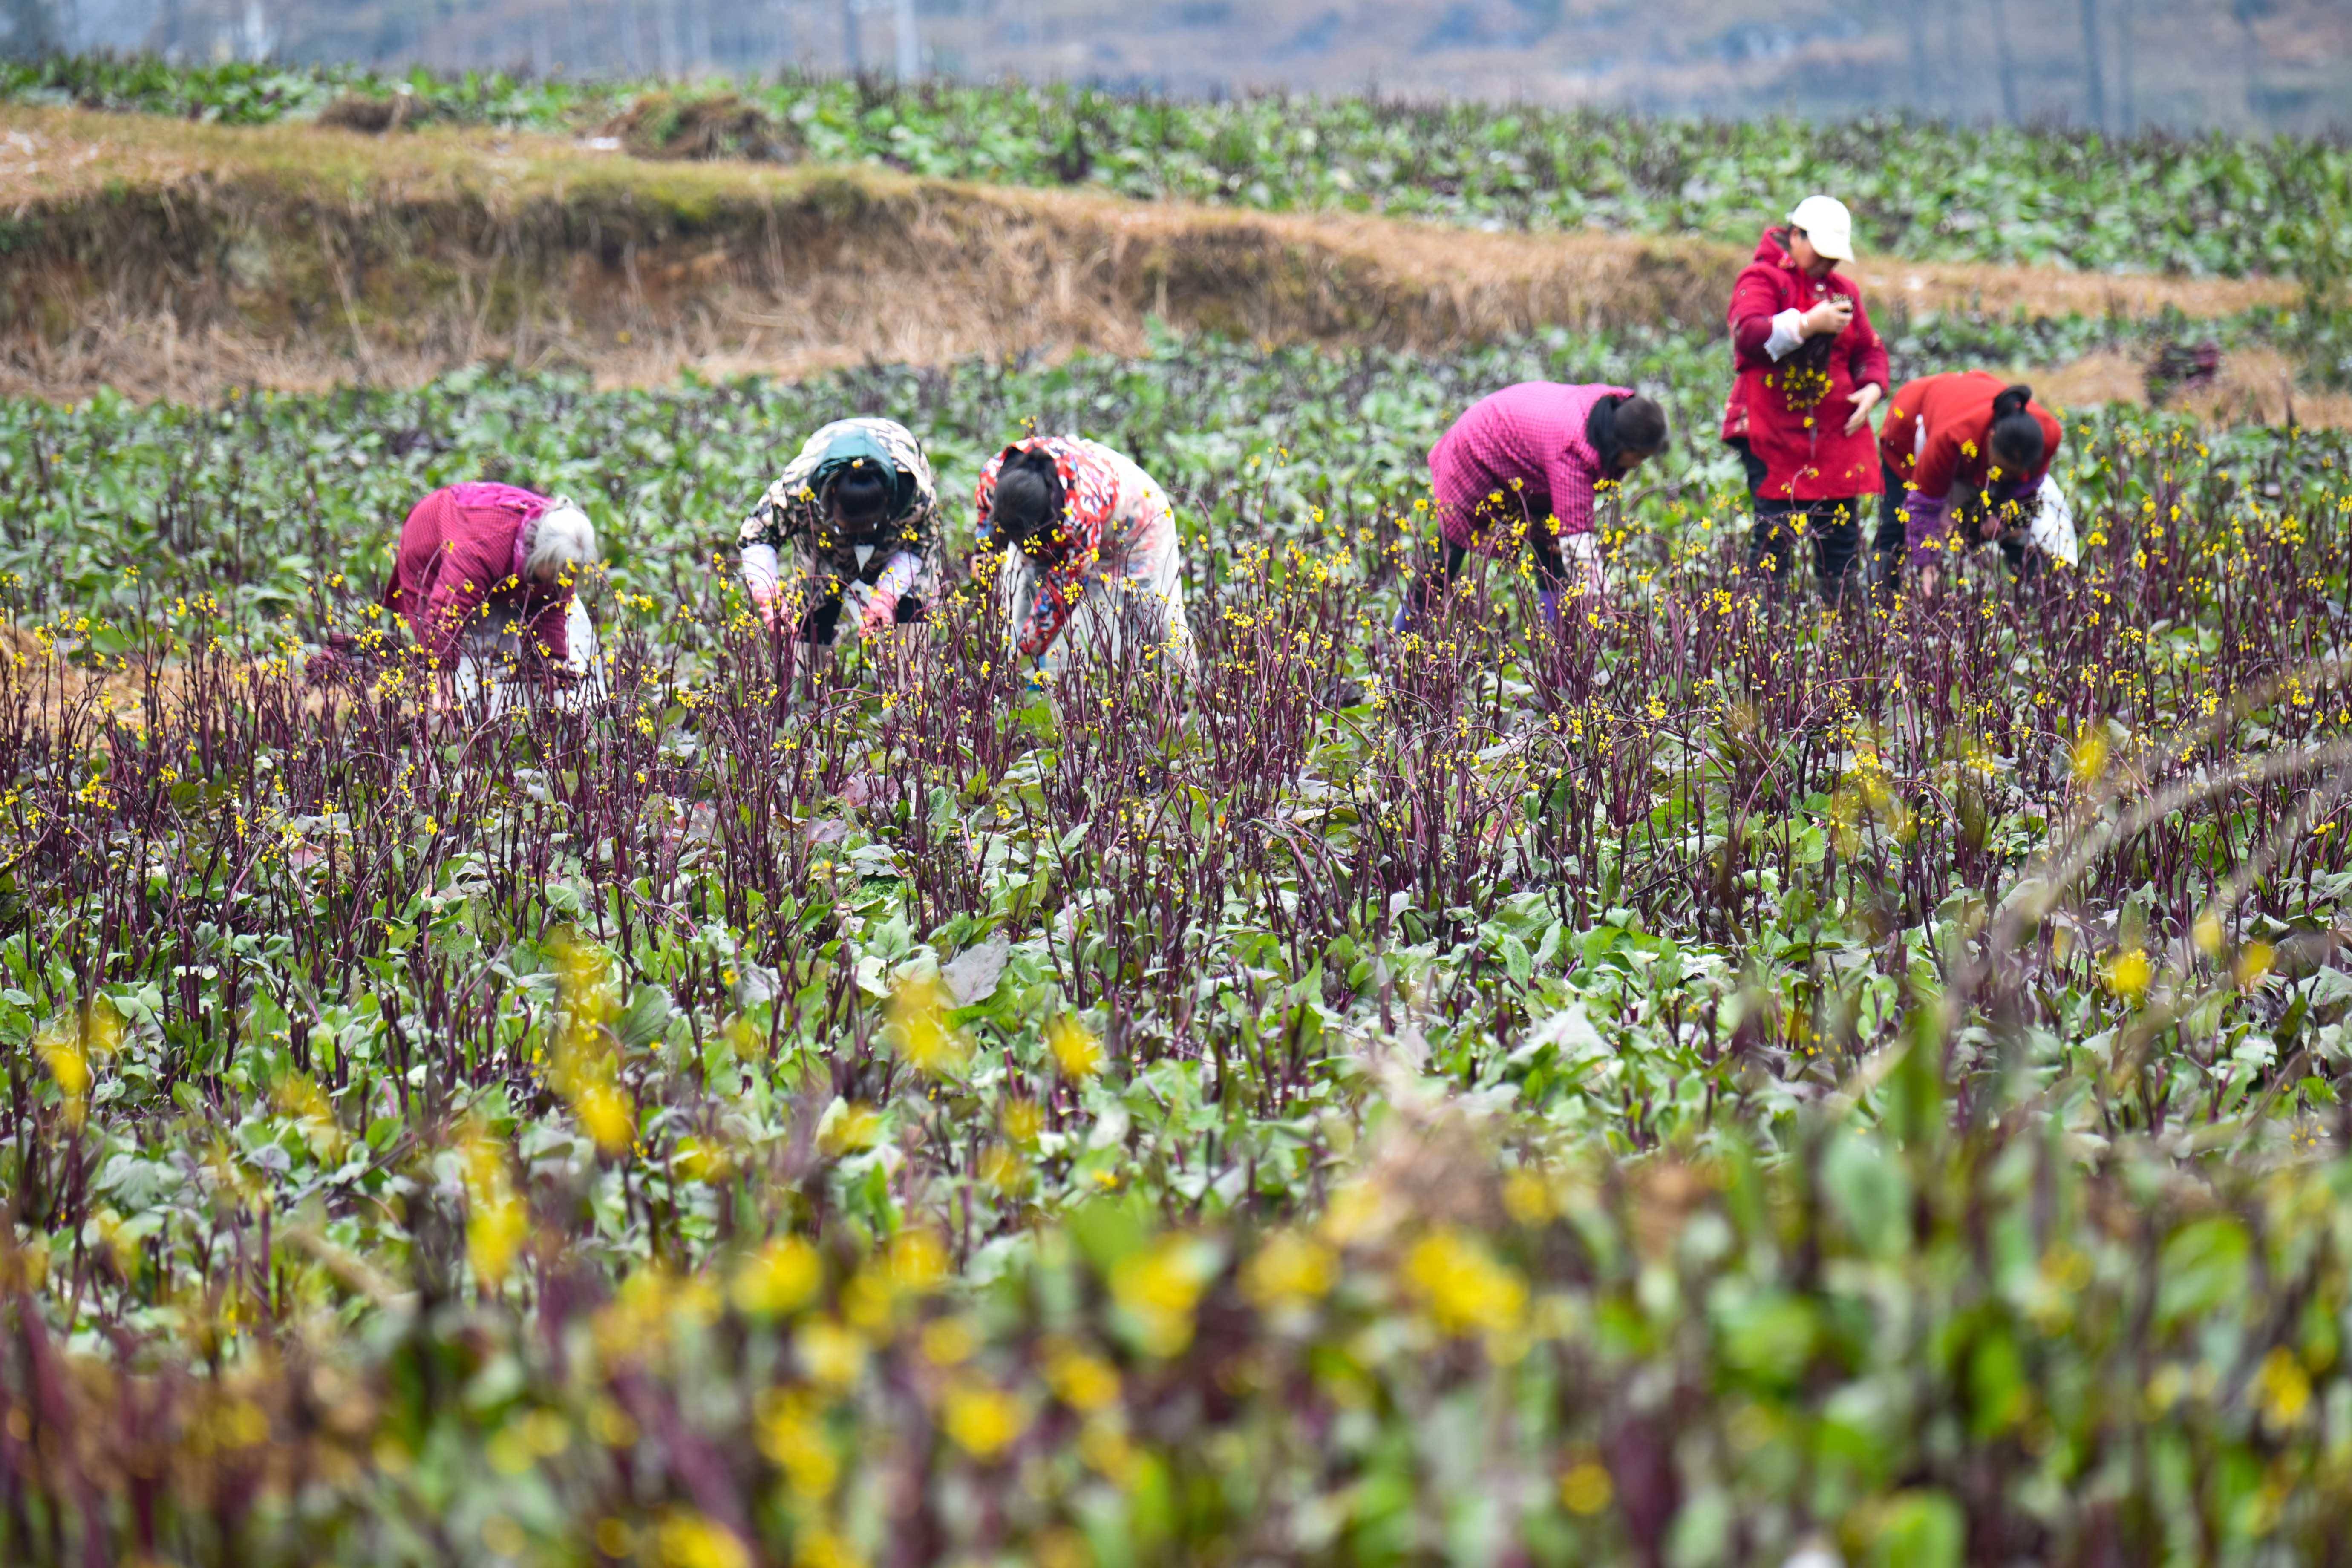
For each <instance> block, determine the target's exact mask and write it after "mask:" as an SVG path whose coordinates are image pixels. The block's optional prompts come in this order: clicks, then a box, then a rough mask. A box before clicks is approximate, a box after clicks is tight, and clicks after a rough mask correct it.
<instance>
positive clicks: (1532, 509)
mask: <svg viewBox="0 0 2352 1568" xmlns="http://www.w3.org/2000/svg"><path fill="white" fill-rule="evenodd" d="M1665 447H1666V416H1665V412H1664V410H1663V409H1661V408H1660V407H1659V406H1658V405H1656V404H1655V403H1654V402H1652V401H1651V400H1650V399H1649V398H1646V397H1643V396H1642V395H1640V394H1638V393H1636V392H1634V391H1633V389H1632V388H1630V387H1623V386H1608V385H1591V386H1570V385H1564V384H1561V383H1559V382H1553V381H1523V382H1521V383H1519V384H1517V386H1507V387H1505V388H1504V389H1503V390H1502V391H1500V392H1496V393H1492V394H1490V395H1487V396H1486V397H1482V398H1480V399H1479V400H1478V401H1477V402H1476V403H1474V404H1472V405H1470V410H1469V412H1468V413H1466V414H1465V415H1463V416H1462V417H1461V418H1459V419H1457V420H1455V421H1454V426H1453V428H1452V429H1450V430H1448V431H1446V432H1445V435H1444V437H1443V438H1442V439H1441V440H1439V442H1438V443H1437V445H1436V446H1435V447H1433V448H1432V449H1431V451H1430V454H1429V480H1430V488H1431V489H1433V491H1434V492H1435V494H1436V500H1437V527H1438V531H1439V533H1440V534H1441V535H1442V536H1443V537H1444V541H1445V556H1444V563H1443V564H1442V565H1441V566H1440V567H1439V568H1438V570H1437V572H1436V573H1435V574H1433V575H1429V576H1424V577H1423V578H1422V579H1421V580H1419V581H1418V582H1416V583H1415V584H1413V585H1412V590H1411V591H1410V592H1409V593H1408V594H1407V595H1406V596H1405V605H1404V608H1403V609H1402V610H1401V611H1399V612H1398V615H1397V622H1396V624H1397V629H1398V630H1400V631H1402V630H1403V629H1404V628H1405V627H1406V626H1410V625H1411V624H1412V622H1413V621H1414V620H1415V619H1416V618H1418V617H1419V616H1421V615H1422V614H1423V612H1424V611H1425V610H1426V609H1427V608H1428V606H1429V602H1430V600H1431V599H1432V598H1433V596H1434V595H1437V594H1438V593H1440V592H1442V591H1443V590H1444V588H1445V587H1446V586H1448V585H1449V584H1452V583H1453V581H1454V577H1455V576H1456V575H1457V574H1459V573H1460V572H1461V570H1462V563H1463V561H1464V559H1465V557H1466V556H1467V555H1468V554H1469V552H1471V551H1473V550H1477V551H1481V552H1486V553H1489V554H1496V555H1508V554H1512V553H1515V552H1517V549H1518V547H1519V544H1520V542H1522V541H1524V542H1526V543H1527V545H1528V548H1529V549H1530V550H1531V551H1532V552H1534V556H1535V574H1536V600H1537V603H1538V605H1540V606H1541V608H1542V611H1543V616H1544V619H1545V621H1546V622H1547V623H1549V624H1551V625H1558V624H1559V614H1560V595H1561V594H1562V593H1563V591H1565V590H1568V589H1570V588H1573V589H1576V590H1579V591H1582V592H1589V593H1592V594H1599V593H1601V591H1602V589H1603V588H1604V586H1605V585H1606V579H1605V578H1604V576H1603V574H1602V573H1601V545H1600V541H1599V540H1598V539H1597V538H1596V537H1595V536H1594V534H1593V531H1592V503H1593V496H1594V493H1595V492H1596V491H1598V490H1599V489H1600V488H1601V486H1603V485H1613V484H1616V483H1618V482H1619V481H1621V480H1622V479H1624V477H1625V476H1626V475H1627V474H1630V473H1632V472H1633V470H1634V469H1635V468H1639V467H1641V465H1642V464H1643V462H1645V461H1647V460H1648V459H1649V458H1654V457H1655V456H1657V454H1658V453H1660V452H1662V451H1664V450H1665Z"/></svg>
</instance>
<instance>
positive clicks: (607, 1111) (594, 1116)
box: [572, 1083, 636, 1154]
mask: <svg viewBox="0 0 2352 1568" xmlns="http://www.w3.org/2000/svg"><path fill="white" fill-rule="evenodd" d="M572 1113H573V1114H574V1115H576V1116H578V1117H579V1118H580V1126H581V1130H582V1131H584V1132H586V1133H587V1134H588V1136H589V1137H591V1138H593V1139H594V1140H595V1141H596V1147H597V1148H599V1149H601V1150H603V1151H604V1152H605V1153H607V1154H620V1153H625V1152H627V1150H628V1147H629V1142H630V1140H631V1139H632V1137H634V1136H635V1131H636V1127H635V1121H634V1119H633V1118H632V1117H631V1116H630V1115H629V1102H628V1101H627V1100H624V1099H622V1098H621V1091H620V1090H619V1089H615V1088H614V1087H613V1086H612V1085H611V1084H609V1083H591V1084H587V1085H584V1086H583V1088H582V1089H580V1091H579V1093H578V1094H577V1095H575V1096H574V1097H573V1099H572Z"/></svg>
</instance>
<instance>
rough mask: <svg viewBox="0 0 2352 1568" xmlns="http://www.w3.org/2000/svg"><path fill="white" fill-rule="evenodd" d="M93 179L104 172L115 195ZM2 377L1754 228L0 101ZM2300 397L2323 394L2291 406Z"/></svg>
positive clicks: (1505, 330) (813, 335)
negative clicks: (954, 178) (1647, 228)
mask: <svg viewBox="0 0 2352 1568" xmlns="http://www.w3.org/2000/svg"><path fill="white" fill-rule="evenodd" d="M100 198H102V199H100ZM0 208H5V209H6V210H8V211H10V212H11V213H12V214H13V216H14V219H15V221H16V224H17V226H18V232H19V236H20V243H19V244H18V246H17V247H16V248H15V249H14V250H12V251H11V252H10V253H9V254H8V255H7V258H6V259H5V262H0V277H5V279H6V281H7V287H6V289H5V290H0V316H5V322H0V391H5V392H7V393H12V394H17V395H47V396H71V395H82V394H86V393H87V392H88V391H89V389H91V388H93V387H95V386H97V385H99V384H111V385H114V386H117V387H120V388H125V389H130V390H133V391H135V392H136V393H137V394H138V395H170V396H182V397H203V396H206V395H216V394H217V393H218V392H220V391H221V390H223V389H225V388H226V387H227V386H230V385H271V386H281V387H289V388H312V387H319V386H323V385H328V384H337V383H348V382H352V381H367V382H378V383H395V384H397V383H411V382H415V381H418V380H422V379H425V378H427V377H430V376H432V375H434V374H438V373H439V372H442V371H445V370H446V369H448V368H450V367H452V366H454V365H457V364H461V363H474V362H478V361H482V360H503V361H507V362H510V363H517V364H520V365H524V366H535V365H551V364H567V365H580V366H585V367H587V368H589V369H591V370H593V373H594V374H596V375H597V376H598V377H599V378H600V379H602V380H604V381H606V382H611V383H636V382H645V381H654V380H662V379H667V378H669V377H671V376H674V375H676V374H677V373H678V371H679V370H680V369H681V368H688V367H690V368H693V369H695V370H698V371H700V372H702V373H704V374H716V375H724V374H737V373H743V372H753V371H761V372H772V373H779V374H795V373H803V372H807V371H810V370H814V369H821V368H824V367H827V366H831V365H837V364H841V363H855V362H857V361H862V360H868V359H873V360H892V361H898V360H903V361H908V362H912V363H939V362H941V361H945V360H950V359H954V358H957V357H961V356H963V355H970V354H993V355H1002V354H1010V353H1025V352H1045V353H1057V352H1066V351H1068V350H1071V349H1075V348H1097V349H1105V350H1110V351H1113V352H1131V351H1134V350H1136V349H1139V348H1140V347H1141V346H1142V344H1143V342H1144V340H1145V324H1146V321H1147V319H1148V318H1149V317H1150V316H1153V315H1157V316H1159V317H1160V318H1162V319H1163V320H1166V321H1169V322H1171V324H1173V325H1176V326H1178V327H1181V328H1185V329H1190V330H1203V329H1205V330H1214V331H1223V332H1227V333H1234V334H1239V335H1245V336H1248V337H1251V338H1255V339H1259V340H1263V341H1267V342H1292V341H1301V340H1306V341H1317V342H1382V343H1389V344H1393V345H1397V346H1402V347H1435V346H1438V345H1442V344H1446V343H1452V342H1459V341H1461V340H1463V339H1465V338H1471V339H1475V338H1483V337H1494V336H1500V335H1506V334H1510V333H1516V332H1523V331H1529V330H1533V329H1537V328H1540V327H1544V326H1549V325H1553V324H1561V323H1565V324H1569V325H1574V326H1597V325H1601V324H1603V323H1613V322H1624V321H1668V322H1681V323H1686V324H1701V323H1709V324H1711V323H1712V322H1713V321H1716V320H1717V317H1718V315H1719V313H1720V311H1721V309H1722V301H1723V299H1724V297H1725V294H1726V292H1727V289H1728V286H1729V282H1730V279H1731V278H1732V276H1733V275H1734V274H1735V273H1736V271H1737V269H1738V267H1739V265H1740V264H1741V263H1742V261H1743V260H1744V259H1745V257H1744V253H1743V252H1742V251H1740V250H1739V249H1738V248H1736V247H1726V246H1720V245H1714V244H1709V243H1705V242H1700V241H1696V240H1686V239H1671V238H1669V239H1643V238H1630V237H1619V236H1610V235H1602V234H1597V233H1586V234H1572V235H1565V236H1534V235H1510V234H1486V233H1478V232H1474V231H1467V230H1463V229H1457V228H1450V227H1441V226H1434V225H1427V224H1419V223H1408V222H1401V221H1396V220H1391V219H1382V218H1376V217H1365V216H1346V215H1304V214H1302V215H1281V214H1275V215H1269V214H1256V213H1246V212H1236V211H1232V210H1225V209H1214V208H1204V207H1199V206H1192V205H1181V204H1176V203H1137V202H1128V201H1122V200H1118V199H1117V198H1112V197H1106V196H1103V195H1096V194H1093V193H1089V192H1061V191H1037V190H1022V189H1013V188H1006V187H1000V186H984V185H968V184H957V183H954V182H950V181H941V180H927V179H919V178H914V177H911V176H907V175H902V174H894V173H891V172H889V171H887V170H880V169H874V168H866V167H859V168H855V169H838V168H835V169H825V168H806V167H801V168H779V167H777V166H776V165H774V164H757V163H715V162H714V163H651V162H646V161H641V160H638V159H635V158H631V157H626V156H621V155H617V154H614V153H596V152H593V151H590V150H588V149H586V148H584V147H583V146H580V145H577V144H574V143H572V142H565V141H562V140H560V139H556V138H549V137H533V136H501V135H497V134H494V133H489V132H458V131H451V130H446V129H429V130H426V131H423V132H415V133H403V134H399V135H394V136H372V135H365V134H361V133H358V132H343V131H336V130H331V129H322V128H320V127H317V126H278V127H270V128H267V129H261V130H229V129H224V128H220V127H215V126H204V125H187V124H182V123H178V122H173V121H160V120H155V119H152V118H142V117H131V116H109V115H99V114H91V113H87V112H82V111H78V110H29V109H9V110H0ZM1859 270H1860V272H1861V275H1862V277H1863V279H1864V284H1865V287H1866V288H1868V289H1871V290H1872V292H1873V295H1874V299H1875V300H1876V301H1877V303H1878V305H1879V309H1880V311H1881V313H1882V314H1887V313H1890V312H1891V311H1892V310H1894V309H1895V308H1897V307H1900V308H1907V309H1909V310H1931V309H1946V308H1951V307H1956V306H1966V307H1971V308H1977V309H1983V310H1994V311H2002V312H2006V311H2011V310H2022V311H2025V312H2028V313H2045V312H2055V313H2066V312H2073V311H2088V312H2095V313H2105V312H2114V313H2118V314H2123V315H2141V314H2146V313H2149V312H2153V311H2157V310H2164V309H2167V308H2171V309H2177V310H2182V311H2184V312H2186V313H2188V314H2190V315H2199V316H2210V315H2218V314H2224V313H2228V312H2231V311H2236V310H2245V309H2248V308H2251V307H2252V306H2255V305H2261V304H2273V303H2281V302H2284V301H2285V300H2289V299H2291V298H2292V295H2293V290H2292V286H2291V285H2288V284H2285V283H2283V282H2278V281H2273V280H2268V279H2253V280H2223V279H2159V278H2119V277H2109V276H2095V275H2087V274H2068V273H2059V272H2050V271H2037V270H2032V269H2024V268H1991V267H1969V266H1954V265H1945V264H1922V265H1911V264H1907V263H1902V262H1896V261H1892V260H1876V259H1866V260H1865V261H1864V263H1863V264H1862V266H1861V268H1860V269H1859ZM2298 412H2301V411H2300V409H2299V410H2298Z"/></svg>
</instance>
